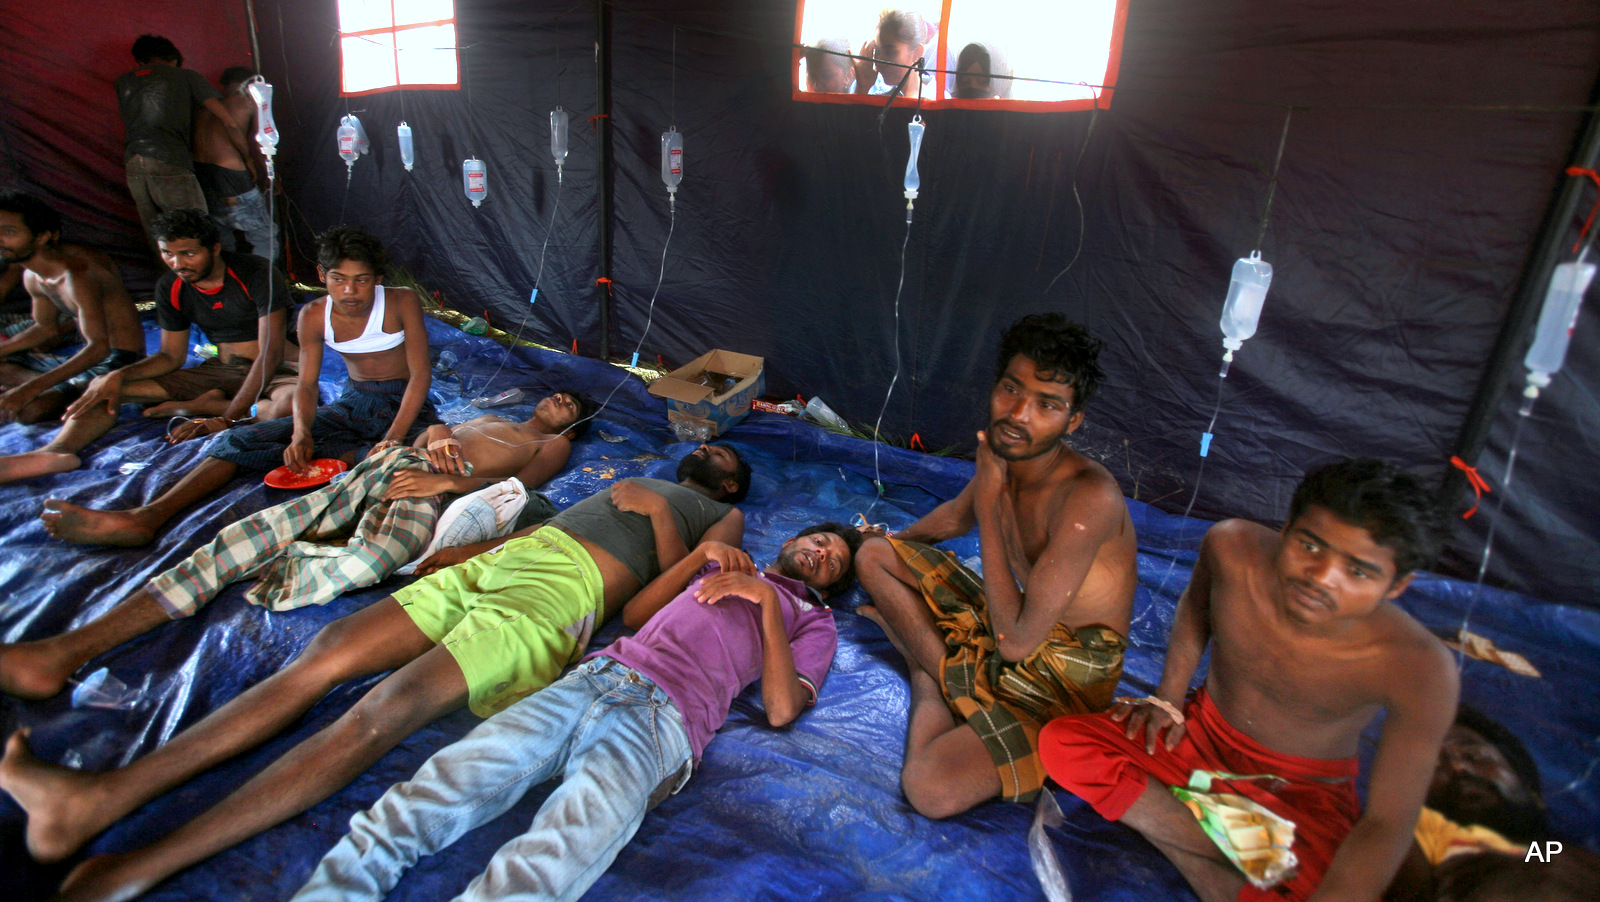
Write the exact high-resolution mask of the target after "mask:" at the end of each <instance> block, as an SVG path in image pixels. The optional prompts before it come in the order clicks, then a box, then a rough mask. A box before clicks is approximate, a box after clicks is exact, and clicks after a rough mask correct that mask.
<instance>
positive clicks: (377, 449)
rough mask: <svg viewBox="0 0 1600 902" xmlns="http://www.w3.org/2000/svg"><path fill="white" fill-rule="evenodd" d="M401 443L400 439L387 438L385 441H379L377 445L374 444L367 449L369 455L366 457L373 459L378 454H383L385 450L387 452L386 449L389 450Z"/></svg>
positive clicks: (366, 458)
mask: <svg viewBox="0 0 1600 902" xmlns="http://www.w3.org/2000/svg"><path fill="white" fill-rule="evenodd" d="M399 444H400V441H399V440H398V439H392V438H386V439H384V440H383V441H381V442H379V443H377V444H376V445H373V446H372V447H371V448H369V449H367V456H366V457H365V458H364V459H365V460H371V459H373V458H374V457H377V456H378V455H380V454H382V453H383V452H385V451H387V450H389V449H390V448H393V447H395V446H397V445H399Z"/></svg>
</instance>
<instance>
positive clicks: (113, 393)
mask: <svg viewBox="0 0 1600 902" xmlns="http://www.w3.org/2000/svg"><path fill="white" fill-rule="evenodd" d="M120 403H122V371H121V370H112V371H111V372H109V373H104V374H101V375H99V376H96V377H94V379H92V380H91V381H90V382H89V387H88V388H86V389H84V391H83V394H82V395H79V396H78V400H76V401H73V402H72V403H71V404H68V405H67V410H66V412H65V413H63V414H62V415H61V421H62V422H66V421H67V420H70V419H74V418H76V417H79V416H82V415H83V414H86V413H88V412H89V411H90V410H93V409H94V408H96V407H98V406H100V405H102V404H104V405H105V408H106V413H108V414H110V415H112V416H116V413H117V405H118V404H120Z"/></svg>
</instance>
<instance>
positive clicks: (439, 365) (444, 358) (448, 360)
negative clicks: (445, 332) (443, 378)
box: [433, 351, 461, 374]
mask: <svg viewBox="0 0 1600 902" xmlns="http://www.w3.org/2000/svg"><path fill="white" fill-rule="evenodd" d="M460 365H461V358H459V357H457V356H456V352H455V351H441V352H440V353H439V359H438V361H436V362H435V363H434V364H433V371H434V372H435V373H440V374H444V373H449V372H452V371H454V370H455V368H456V367H458V366H460Z"/></svg>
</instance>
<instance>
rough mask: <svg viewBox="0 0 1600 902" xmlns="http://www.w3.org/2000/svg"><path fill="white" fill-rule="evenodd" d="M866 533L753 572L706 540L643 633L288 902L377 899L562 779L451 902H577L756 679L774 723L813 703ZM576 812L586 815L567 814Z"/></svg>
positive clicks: (430, 780) (442, 766)
mask: <svg viewBox="0 0 1600 902" xmlns="http://www.w3.org/2000/svg"><path fill="white" fill-rule="evenodd" d="M860 542H861V536H860V534H859V533H857V532H856V531H855V530H853V529H851V528H849V527H847V526H842V525H840V524H838V523H823V524H819V525H817V526H812V527H809V528H807V529H805V530H803V531H802V532H801V533H800V534H799V535H798V536H796V537H795V538H792V539H790V540H789V541H787V542H785V543H784V544H783V548H782V550H781V551H780V552H779V554H778V560H777V561H776V562H775V563H773V564H772V565H771V566H769V567H767V568H766V569H765V570H763V571H761V572H759V573H758V572H756V569H755V565H754V564H753V563H752V562H751V560H750V557H749V555H747V554H745V553H744V552H742V551H740V550H739V549H737V548H732V547H729V546H727V545H723V544H721V543H718V542H702V543H701V544H700V545H699V546H698V547H697V548H696V549H695V550H694V551H693V552H691V553H690V555H689V556H688V557H686V558H684V559H683V560H682V561H680V562H679V564H678V565H677V566H675V567H673V568H672V569H671V570H669V571H667V572H666V573H664V574H662V576H661V578H660V579H659V580H657V581H656V582H655V583H653V584H652V585H651V586H650V588H649V589H648V590H646V591H645V592H641V593H639V595H637V596H635V597H634V599H633V600H632V601H630V602H628V604H627V607H625V608H624V609H623V616H624V618H626V619H627V621H628V622H629V623H630V624H633V625H638V626H640V627H641V628H640V630H639V632H638V634H636V635H634V636H630V637H625V638H622V639H619V640H617V641H616V642H615V643H613V644H612V645H610V646H609V647H607V648H605V649H604V650H602V651H598V652H595V653H594V654H591V655H590V656H589V657H588V659H587V661H586V662H585V663H584V664H582V665H580V666H579V667H578V668H577V669H576V670H573V671H572V672H571V673H569V674H567V675H566V677H564V678H563V679H561V680H560V681H558V682H556V683H554V684H553V685H551V686H549V687H548V688H546V689H542V690H540V691H539V692H536V693H534V694H533V695H531V696H528V697H527V698H525V699H523V700H522V701H520V702H517V703H516V704H515V705H513V706H511V707H510V708H507V709H506V710H504V711H502V712H500V713H499V714H496V715H495V716H494V717H491V718H489V719H488V720H487V721H485V722H484V723H483V724H482V725H481V726H479V727H478V728H477V729H476V730H474V731H472V732H471V733H469V734H468V735H467V736H466V737H465V738H463V739H461V740H459V741H457V742H456V743H454V744H452V745H449V746H446V747H445V748H444V749H443V750H441V751H439V752H438V753H436V754H435V755H434V756H433V757H432V758H430V759H428V761H427V763H425V764H423V766H422V768H421V769H420V770H418V771H417V775H416V776H415V777H413V778H412V779H411V780H410V781H408V782H406V783H401V784H398V785H396V786H394V787H392V788H390V789H389V791H388V792H386V793H385V794H384V795H383V797H382V798H380V799H379V800H378V801H377V802H376V803H375V804H374V805H373V806H372V807H371V808H370V809H368V810H367V811H365V812H362V813H359V814H357V815H356V816H355V817H353V818H352V819H351V821H350V833H349V834H348V835H347V836H345V837H344V838H343V839H341V840H340V841H339V843H338V844H337V845H335V846H334V847H333V849H332V850H330V851H329V852H328V854H327V855H326V856H325V857H324V858H323V859H322V862H321V863H320V864H319V865H318V866H317V869H316V870H315V871H314V872H313V873H312V875H311V879H310V880H309V881H308V882H307V883H306V885H305V886H304V887H303V888H302V889H301V890H300V892H299V893H297V894H296V895H295V896H294V899H295V900H297V902H355V900H371V902H378V900H380V899H382V898H383V897H384V896H385V895H386V894H387V893H388V892H389V890H391V889H393V888H394V886H395V884H396V883H398V882H399V880H400V878H401V877H402V876H404V874H405V872H406V871H407V870H408V869H409V868H410V867H411V865H412V864H413V863H415V862H416V861H417V860H418V859H419V858H421V857H422V856H424V855H433V854H436V853H438V852H440V851H442V850H443V849H444V848H445V847H447V846H449V845H450V844H451V843H452V842H454V841H455V840H456V839H458V838H460V837H461V836H462V835H464V834H465V833H466V832H467V831H468V830H470V829H472V828H473V827H476V826H478V825H480V824H484V823H488V822H489V821H491V820H493V819H494V818H496V817H498V816H499V815H501V814H502V813H504V812H505V811H506V810H507V809H509V808H510V807H511V806H512V805H513V804H515V803H516V802H517V800H518V799H520V798H521V797H522V796H523V795H524V794H525V793H526V792H527V791H528V790H530V789H533V788H535V787H537V786H538V785H539V784H540V783H543V782H545V781H546V780H549V779H552V778H555V777H558V776H559V777H560V780H561V782H560V785H559V786H557V787H556V788H555V789H554V790H553V791H552V792H551V794H550V797H549V798H547V799H546V800H545V801H544V803H543V804H542V805H540V806H539V813H538V814H536V815H534V818H533V822H532V824H530V825H529V827H528V829H527V830H526V831H525V832H523V833H522V835H521V836H518V837H516V838H514V839H512V840H510V841H509V842H507V843H506V844H505V845H503V846H501V847H500V849H499V850H498V851H497V852H496V853H495V855H494V857H493V858H492V859H491V860H490V861H489V865H488V867H487V868H486V869H485V870H484V872H483V873H482V874H480V875H479V876H478V877H476V878H474V879H473V880H472V882H471V883H470V884H469V885H468V886H467V887H466V888H465V889H464V890H463V892H462V895H461V896H460V897H459V898H462V899H472V900H488V899H549V900H556V899H560V900H572V899H577V898H578V897H579V896H581V895H583V893H584V892H585V891H586V890H587V889H588V888H589V887H590V886H591V885H592V884H593V883H594V882H595V881H596V880H598V879H599V878H600V876H601V874H603V873H604V872H605V869H606V868H607V867H609V866H610V864H611V862H612V861H613V860H614V859H615V858H616V856H617V853H618V852H619V851H621V849H622V847H623V846H624V845H626V844H627V842H628V840H629V839H631V838H632V837H633V834H634V832H635V831H637V830H638V828H639V825H640V823H641V822H642V821H643V820H644V817H645V815H646V814H647V813H648V812H649V811H650V809H651V808H653V807H654V806H655V805H656V804H657V803H659V802H661V801H662V800H664V799H665V798H666V797H667V796H668V795H671V794H673V793H676V792H677V791H678V790H679V789H681V788H683V786H684V784H686V783H687V782H688V781H689V777H690V775H691V773H692V771H693V767H694V763H695V762H696V761H698V760H699V759H700V756H701V754H702V753H703V752H704V750H705V748H706V746H707V744H709V743H710V742H712V741H713V740H714V739H715V735H714V734H715V733H716V731H717V730H718V729H719V728H721V726H722V724H723V723H724V722H725V721H726V720H727V718H728V711H729V709H730V707H731V705H732V703H733V700H734V699H735V698H736V697H737V696H738V695H739V693H740V692H742V691H743V690H744V687H746V686H748V685H750V684H751V683H753V682H755V681H756V680H758V679H759V680H760V681H761V702H762V708H763V709H764V711H765V714H766V719H767V723H768V724H769V725H771V726H774V727H781V726H784V725H786V724H789V723H791V722H792V721H794V720H795V719H796V718H798V717H799V716H800V714H801V713H802V712H803V711H804V710H805V709H806V708H808V707H810V706H811V705H814V704H816V701H817V694H818V692H819V691H820V690H821V689H822V683H823V679H824V678H825V677H826V676H827V673H828V668H829V666H830V665H831V663H832V660H833V653H834V649H835V648H836V647H837V646H838V631H837V629H836V628H835V626H834V622H833V614H832V612H831V611H830V610H829V608H828V607H827V606H826V604H825V603H823V600H822V598H821V597H820V596H821V595H823V594H829V595H831V594H836V593H838V592H840V591H843V590H844V589H845V588H847V587H848V586H849V583H850V579H851V566H852V563H853V554H854V550H855V548H856V547H857V546H858V545H859V544H860ZM576 811H581V812H583V815H582V816H581V817H574V816H573V812H576Z"/></svg>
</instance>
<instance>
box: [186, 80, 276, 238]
mask: <svg viewBox="0 0 1600 902" xmlns="http://www.w3.org/2000/svg"><path fill="white" fill-rule="evenodd" d="M254 75H255V73H254V72H252V71H250V70H249V69H247V68H245V67H244V66H229V67H228V68H226V69H224V70H222V78H221V79H220V81H219V84H220V86H221V89H222V97H221V98H220V100H221V102H222V106H223V109H224V110H225V111H226V112H227V114H228V115H227V118H226V119H223V118H222V117H221V116H219V115H217V114H216V113H215V112H214V111H213V110H212V109H211V108H210V107H206V108H205V109H204V110H200V111H197V112H196V113H195V115H194V177H195V179H197V180H198V181H199V182H200V191H201V192H202V193H203V194H205V196H206V207H207V209H209V210H210V211H211V218H212V220H213V221H215V222H216V224H217V228H218V229H219V230H221V239H222V249H223V250H225V251H234V250H242V251H244V252H245V253H249V254H255V255H256V256H257V257H265V258H267V259H268V260H272V259H274V258H275V257H276V256H277V248H276V247H275V246H273V241H272V237H273V230H274V225H273V222H272V217H271V216H270V215H269V211H268V209H267V199H266V197H264V196H263V195H262V193H261V189H260V188H258V187H256V186H257V183H258V181H259V179H260V176H261V165H260V161H259V160H257V159H256V158H255V153H254V149H253V148H252V149H250V150H246V151H244V152H241V151H240V149H239V148H238V147H237V146H235V144H234V142H233V131H232V130H233V129H238V130H239V131H241V132H243V133H244V134H246V135H248V134H250V133H251V132H253V131H255V126H254V123H255V116H256V105H255V102H254V101H252V100H251V99H250V98H249V97H248V96H247V95H246V94H245V93H244V86H245V83H246V82H247V81H249V80H250V78H251V77H252V76H254ZM262 184H264V183H262ZM236 229H237V230H238V231H240V232H242V233H243V234H244V239H245V242H246V244H247V246H246V247H240V246H239V243H238V238H236V237H235V236H234V230H236Z"/></svg>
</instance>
